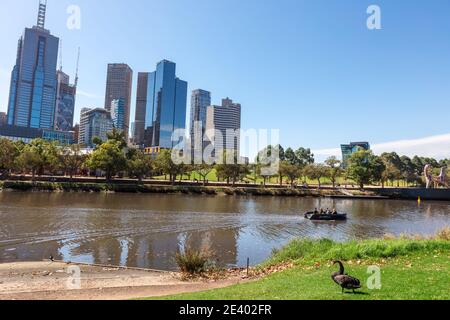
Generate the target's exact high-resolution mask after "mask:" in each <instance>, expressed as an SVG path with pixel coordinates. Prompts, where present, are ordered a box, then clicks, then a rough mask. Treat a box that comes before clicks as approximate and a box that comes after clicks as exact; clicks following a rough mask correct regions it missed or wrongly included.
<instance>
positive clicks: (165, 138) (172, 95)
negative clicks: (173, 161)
mask: <svg viewBox="0 0 450 320" xmlns="http://www.w3.org/2000/svg"><path fill="white" fill-rule="evenodd" d="M145 77H146V79H144V78H145ZM140 81H141V85H139V84H138V88H140V89H141V90H140V92H138V93H139V94H138V99H139V101H140V104H139V110H137V112H136V130H138V123H139V122H141V123H142V122H143V123H144V146H145V147H161V148H166V149H171V148H173V147H175V146H176V145H177V144H179V143H180V141H172V135H173V133H174V131H175V130H178V129H182V130H184V129H185V128H186V103H187V82H186V81H183V80H180V79H178V78H177V77H176V64H175V63H173V62H170V61H167V60H163V61H161V62H159V63H158V65H157V67H156V71H155V72H152V73H145V74H144V73H143V74H141V78H140ZM145 82H146V84H147V86H146V90H143V88H142V84H143V83H145ZM145 91H146V92H145ZM144 93H145V96H144ZM144 106H145V107H144ZM144 110H145V111H144Z"/></svg>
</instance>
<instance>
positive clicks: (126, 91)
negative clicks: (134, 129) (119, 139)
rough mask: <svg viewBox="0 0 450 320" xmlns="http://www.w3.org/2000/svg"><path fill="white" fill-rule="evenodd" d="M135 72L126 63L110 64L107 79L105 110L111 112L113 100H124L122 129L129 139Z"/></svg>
mask: <svg viewBox="0 0 450 320" xmlns="http://www.w3.org/2000/svg"><path fill="white" fill-rule="evenodd" d="M132 82H133V70H132V69H131V68H130V67H129V66H128V65H127V64H124V63H111V64H108V75H107V79H106V93H105V109H106V110H108V111H111V106H112V102H113V100H117V99H122V100H123V103H124V112H125V113H124V121H123V125H122V127H120V128H117V129H121V130H123V131H124V133H125V136H126V137H127V139H128V136H129V131H130V108H131V90H132Z"/></svg>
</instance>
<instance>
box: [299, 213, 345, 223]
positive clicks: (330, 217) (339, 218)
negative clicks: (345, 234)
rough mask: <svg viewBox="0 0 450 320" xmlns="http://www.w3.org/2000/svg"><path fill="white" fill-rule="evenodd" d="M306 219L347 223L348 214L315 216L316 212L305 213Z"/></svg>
mask: <svg viewBox="0 0 450 320" xmlns="http://www.w3.org/2000/svg"><path fill="white" fill-rule="evenodd" d="M305 219H308V220H311V221H346V220H347V214H346V213H337V214H331V213H323V214H319V213H318V214H315V213H314V212H307V213H305Z"/></svg>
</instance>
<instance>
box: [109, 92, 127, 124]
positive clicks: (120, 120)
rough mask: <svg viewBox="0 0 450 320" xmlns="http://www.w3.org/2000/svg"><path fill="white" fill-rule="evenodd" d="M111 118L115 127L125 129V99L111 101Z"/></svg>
mask: <svg viewBox="0 0 450 320" xmlns="http://www.w3.org/2000/svg"><path fill="white" fill-rule="evenodd" d="M111 119H112V122H113V125H114V128H116V129H118V130H123V129H122V128H123V127H124V122H125V101H124V100H123V99H116V100H113V101H112V102H111Z"/></svg>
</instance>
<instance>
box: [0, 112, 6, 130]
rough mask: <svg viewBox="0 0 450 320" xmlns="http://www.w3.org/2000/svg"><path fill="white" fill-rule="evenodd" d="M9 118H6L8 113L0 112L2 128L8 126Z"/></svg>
mask: <svg viewBox="0 0 450 320" xmlns="http://www.w3.org/2000/svg"><path fill="white" fill-rule="evenodd" d="M6 123H7V118H6V112H0V127H1V126H4V125H6Z"/></svg>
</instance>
